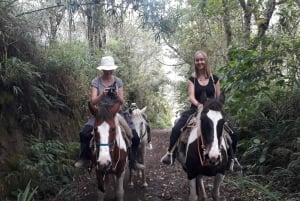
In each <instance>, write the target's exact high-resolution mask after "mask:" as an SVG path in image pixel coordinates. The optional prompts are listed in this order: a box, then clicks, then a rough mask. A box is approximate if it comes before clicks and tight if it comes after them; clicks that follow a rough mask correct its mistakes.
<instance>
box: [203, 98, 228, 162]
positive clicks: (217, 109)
mask: <svg viewBox="0 0 300 201" xmlns="http://www.w3.org/2000/svg"><path fill="white" fill-rule="evenodd" d="M200 119H201V138H202V139H201V141H202V147H203V149H204V161H205V162H206V164H207V163H208V164H210V165H218V164H219V163H220V162H221V160H222V158H221V142H222V131H223V126H224V123H225V119H224V115H223V103H222V102H220V101H219V100H216V99H210V100H207V102H206V103H205V105H204V107H203V110H202V112H201V117H200Z"/></svg>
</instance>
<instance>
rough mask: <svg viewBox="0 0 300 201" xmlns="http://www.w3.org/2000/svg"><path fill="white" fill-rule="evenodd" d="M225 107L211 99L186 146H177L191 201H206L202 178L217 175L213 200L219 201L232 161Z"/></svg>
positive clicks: (198, 119) (200, 112)
mask: <svg viewBox="0 0 300 201" xmlns="http://www.w3.org/2000/svg"><path fill="white" fill-rule="evenodd" d="M222 107H223V103H221V102H220V101H218V100H215V99H213V100H208V101H207V102H206V104H205V105H204V107H203V110H202V111H199V112H198V115H197V118H196V126H195V127H193V128H192V129H191V131H190V133H189V136H188V140H187V143H183V142H180V143H179V145H178V151H179V153H178V154H179V157H178V160H179V162H180V163H181V164H182V166H183V169H184V170H185V171H186V173H187V177H188V181H189V191H190V192H189V201H205V200H207V194H206V192H205V188H204V184H203V176H215V179H214V184H213V189H212V197H213V200H214V201H218V200H220V185H221V184H222V182H223V179H224V177H225V170H226V169H227V166H228V162H229V161H228V155H227V149H228V146H227V145H226V139H225V136H224V135H225V133H224V132H223V125H224V123H225V119H224V115H223V112H222Z"/></svg>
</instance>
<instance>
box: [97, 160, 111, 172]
mask: <svg viewBox="0 0 300 201" xmlns="http://www.w3.org/2000/svg"><path fill="white" fill-rule="evenodd" d="M111 166H112V162H111V161H109V160H107V161H105V162H101V161H97V169H99V170H101V171H107V170H109V169H110V168H111Z"/></svg>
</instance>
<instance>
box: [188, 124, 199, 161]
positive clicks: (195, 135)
mask: <svg viewBox="0 0 300 201" xmlns="http://www.w3.org/2000/svg"><path fill="white" fill-rule="evenodd" d="M197 129H198V128H197V126H196V127H194V128H193V129H192V130H191V133H190V136H189V138H188V142H187V148H186V150H185V151H186V153H185V155H186V156H187V152H188V150H189V146H190V144H191V143H192V142H194V141H195V140H197V138H198V133H197Z"/></svg>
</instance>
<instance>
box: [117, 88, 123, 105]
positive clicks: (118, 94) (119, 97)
mask: <svg viewBox="0 0 300 201" xmlns="http://www.w3.org/2000/svg"><path fill="white" fill-rule="evenodd" d="M117 96H118V99H119V101H120V102H121V104H123V102H124V90H123V87H119V88H118V92H117Z"/></svg>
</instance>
